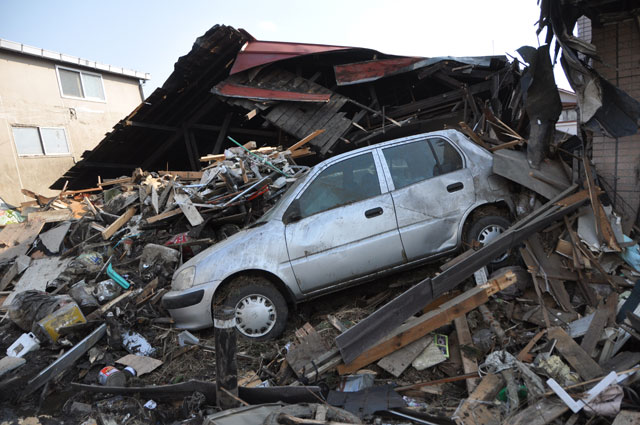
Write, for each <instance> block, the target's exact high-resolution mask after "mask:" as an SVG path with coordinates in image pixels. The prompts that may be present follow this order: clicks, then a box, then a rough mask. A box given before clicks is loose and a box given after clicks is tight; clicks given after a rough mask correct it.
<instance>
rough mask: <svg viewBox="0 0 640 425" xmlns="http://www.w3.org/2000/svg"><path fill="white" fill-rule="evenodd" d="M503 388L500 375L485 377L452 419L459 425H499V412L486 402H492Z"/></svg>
mask: <svg viewBox="0 0 640 425" xmlns="http://www.w3.org/2000/svg"><path fill="white" fill-rule="evenodd" d="M503 387H504V381H503V379H502V377H501V376H500V375H494V374H488V375H485V376H484V378H482V380H481V381H480V383H479V384H478V386H477V387H476V389H475V390H473V392H472V393H471V394H470V395H469V397H468V398H467V399H465V400H464V401H463V402H462V404H460V406H458V408H457V409H456V412H455V413H454V414H453V417H452V419H453V420H455V421H456V423H458V424H460V425H463V424H483V425H485V424H486V425H489V424H492V425H493V424H495V425H499V424H500V414H499V412H498V411H496V410H494V409H492V408H491V406H490V404H488V403H486V402H488V401H493V400H494V399H495V398H496V396H497V395H498V392H499V391H500V390H501V389H502V388H503Z"/></svg>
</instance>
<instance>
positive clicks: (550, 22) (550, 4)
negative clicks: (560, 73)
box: [538, 0, 640, 137]
mask: <svg viewBox="0 0 640 425" xmlns="http://www.w3.org/2000/svg"><path fill="white" fill-rule="evenodd" d="M540 9H541V16H540V28H539V29H538V31H541V30H542V28H543V27H545V26H546V27H547V31H548V32H547V37H546V41H547V43H549V42H551V39H552V38H553V36H554V35H555V36H556V41H557V45H556V54H557V52H558V50H559V48H560V47H562V57H561V59H560V62H561V64H562V68H563V69H564V72H565V74H566V75H567V79H568V80H569V84H571V87H572V88H573V90H574V91H575V92H576V95H577V97H578V106H579V108H580V122H581V123H584V124H585V125H586V126H587V128H589V129H590V130H592V131H593V132H594V133H596V134H604V135H608V136H611V137H624V136H630V135H633V134H636V133H637V132H638V126H639V125H640V102H638V101H637V100H636V99H634V98H633V97H631V96H629V95H628V94H627V93H626V92H624V91H623V90H620V89H619V88H617V87H615V86H614V85H613V84H611V83H609V82H608V81H607V80H605V79H604V78H603V77H602V76H600V74H598V72H596V71H595V70H594V69H593V68H591V67H590V66H589V65H588V64H587V63H586V60H582V59H581V58H579V57H578V53H581V54H583V55H587V56H586V57H590V58H594V59H597V56H596V55H595V49H594V48H593V46H592V45H590V44H589V43H584V42H579V41H578V40H577V39H576V38H575V37H573V36H572V35H571V33H572V32H573V28H574V27H575V24H576V21H577V19H578V18H579V17H580V16H582V14H583V13H582V11H580V10H579V6H578V5H576V4H573V3H562V2H559V1H551V0H543V1H542V3H541V6H540Z"/></svg>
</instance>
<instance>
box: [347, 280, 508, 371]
mask: <svg viewBox="0 0 640 425" xmlns="http://www.w3.org/2000/svg"><path fill="white" fill-rule="evenodd" d="M515 282H516V275H515V274H514V273H513V272H511V271H507V272H505V273H504V274H502V275H500V276H499V277H497V278H495V279H492V280H490V281H489V282H487V283H486V284H485V285H483V286H477V287H475V288H473V289H470V290H468V291H466V292H464V293H462V294H460V295H458V296H457V297H455V298H452V299H451V300H449V301H446V302H445V303H443V304H442V305H440V306H438V307H437V308H435V309H434V310H432V311H429V312H426V313H425V314H423V315H422V316H420V317H419V318H417V319H415V320H412V321H407V322H405V323H404V324H403V325H401V326H400V327H398V328H397V329H396V330H395V331H393V332H392V333H391V335H390V336H389V337H387V338H386V339H385V340H383V341H382V342H380V343H379V344H377V345H376V346H374V347H372V348H370V349H368V350H367V351H365V352H364V353H362V354H361V355H359V356H358V357H357V358H356V359H355V360H354V361H353V362H351V363H349V364H341V365H340V366H338V372H339V373H340V374H341V375H343V374H346V373H353V372H355V371H357V370H358V369H360V368H362V367H364V366H366V365H368V364H370V363H373V362H374V361H376V360H378V359H381V358H382V357H385V356H387V355H389V354H391V353H393V352H395V351H396V350H398V349H400V348H402V347H404V346H406V345H409V344H411V343H412V342H414V341H417V340H418V339H420V338H422V337H423V336H425V335H426V334H428V333H429V332H431V331H434V330H435V329H438V328H439V327H441V326H443V325H445V324H447V323H450V322H452V321H453V320H454V319H456V318H457V317H461V316H464V315H465V314H466V313H468V312H469V311H471V310H473V309H475V308H476V307H478V306H479V305H480V304H484V303H486V302H487V301H488V300H489V296H490V295H492V294H495V293H496V292H499V291H501V290H503V289H505V288H507V287H509V286H511V285H513V284H514V283H515Z"/></svg>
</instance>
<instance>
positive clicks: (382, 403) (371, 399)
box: [327, 385, 407, 419]
mask: <svg viewBox="0 0 640 425" xmlns="http://www.w3.org/2000/svg"><path fill="white" fill-rule="evenodd" d="M327 403H329V404H330V405H332V406H335V407H340V408H342V409H344V410H346V411H348V412H351V413H353V414H355V415H357V416H358V417H360V418H363V419H366V418H369V417H371V416H372V415H373V414H374V413H375V412H379V411H384V410H389V409H395V408H398V407H405V406H406V405H407V404H406V403H405V401H404V399H403V398H402V396H400V394H398V393H397V392H395V391H394V390H393V385H381V386H377V387H371V388H365V389H364V390H362V391H356V392H350V393H346V392H340V391H329V395H328V396H327Z"/></svg>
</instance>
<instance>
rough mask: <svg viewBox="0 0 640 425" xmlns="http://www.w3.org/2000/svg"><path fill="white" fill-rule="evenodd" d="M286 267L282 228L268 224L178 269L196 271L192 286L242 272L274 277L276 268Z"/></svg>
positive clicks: (214, 247)
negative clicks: (250, 271) (258, 271)
mask: <svg viewBox="0 0 640 425" xmlns="http://www.w3.org/2000/svg"><path fill="white" fill-rule="evenodd" d="M283 262H286V263H288V254H287V251H286V244H285V242H284V225H283V223H282V222H281V221H279V220H271V221H267V222H264V223H262V224H261V225H259V226H256V227H252V228H248V229H244V230H241V231H240V232H238V233H236V234H234V235H232V236H230V237H229V238H227V239H225V240H223V241H220V242H218V243H216V244H214V245H212V246H210V247H209V248H207V249H205V250H204V251H202V252H201V253H199V254H198V255H196V256H195V257H193V258H192V259H190V260H189V261H187V262H186V263H184V264H183V265H182V266H181V267H179V268H178V269H177V270H176V271H175V273H174V277H175V276H176V275H177V274H178V273H179V272H180V271H182V270H184V269H185V268H187V267H192V266H195V267H196V272H195V277H194V280H193V282H194V283H193V286H196V285H201V284H204V283H207V282H211V281H221V280H224V279H225V278H226V277H228V276H229V275H231V274H233V273H236V272H238V271H242V270H250V269H258V270H266V271H270V272H274V273H276V271H277V270H278V268H279V267H280V264H281V263H283Z"/></svg>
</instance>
